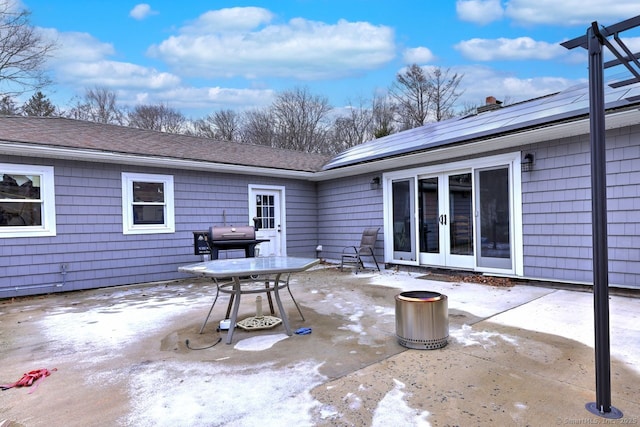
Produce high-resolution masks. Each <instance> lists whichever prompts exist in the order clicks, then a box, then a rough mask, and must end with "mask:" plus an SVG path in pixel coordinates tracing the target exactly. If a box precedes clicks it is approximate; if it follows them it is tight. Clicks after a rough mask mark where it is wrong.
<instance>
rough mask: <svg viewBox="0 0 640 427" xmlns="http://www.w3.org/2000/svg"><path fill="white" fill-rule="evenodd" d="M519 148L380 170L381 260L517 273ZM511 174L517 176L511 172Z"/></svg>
mask: <svg viewBox="0 0 640 427" xmlns="http://www.w3.org/2000/svg"><path fill="white" fill-rule="evenodd" d="M519 159H520V156H519V153H513V154H505V155H499V156H494V157H487V158H483V159H476V160H474V161H462V162H457V163H451V164H443V165H438V166H436V167H425V168H417V169H411V170H405V171H396V172H391V173H388V174H386V175H385V180H384V182H385V192H386V193H385V206H386V208H385V241H386V242H393V243H392V244H391V245H389V247H388V250H387V248H385V257H387V259H390V260H392V261H395V262H398V263H401V264H410V265H429V266H442V267H451V268H464V269H472V270H476V271H496V272H504V273H515V274H518V275H521V274H522V234H521V233H522V210H521V192H520V175H519V172H520V163H519ZM514 171H517V172H518V173H514Z"/></svg>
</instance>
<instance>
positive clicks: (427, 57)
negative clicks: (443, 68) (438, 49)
mask: <svg viewBox="0 0 640 427" xmlns="http://www.w3.org/2000/svg"><path fill="white" fill-rule="evenodd" d="M434 58H435V56H434V55H433V53H432V52H431V50H429V49H428V48H426V47H416V48H412V49H405V51H404V53H403V54H402V59H403V61H404V63H405V64H426V63H428V62H431V61H433V60H434Z"/></svg>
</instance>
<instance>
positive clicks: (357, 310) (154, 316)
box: [40, 271, 640, 427]
mask: <svg viewBox="0 0 640 427" xmlns="http://www.w3.org/2000/svg"><path fill="white" fill-rule="evenodd" d="M417 276H418V275H417V274H412V273H404V272H392V271H384V272H382V273H381V274H377V273H376V274H371V275H367V273H360V275H359V279H362V278H365V277H369V278H370V281H371V284H372V285H373V286H376V285H379V286H391V287H396V288H398V289H399V291H408V290H430V291H435V292H440V293H443V294H445V295H447V296H448V304H449V309H457V310H462V311H466V312H468V313H471V314H473V315H475V316H478V317H480V318H485V317H489V318H490V322H494V323H498V324H501V325H507V326H513V327H518V328H522V329H527V330H533V331H540V332H544V333H549V334H554V335H558V336H563V337H566V338H569V339H574V340H577V341H579V342H582V343H584V344H586V345H590V346H593V326H592V325H593V296H592V295H591V294H589V293H581V292H574V291H562V290H554V289H548V288H541V287H531V286H522V285H518V286H517V287H515V288H495V287H489V286H486V285H476V284H472V283H449V282H434V281H428V280H424V279H418V277H417ZM312 292H314V291H312ZM315 292H317V291H315ZM111 302H112V304H110V305H107V306H102V307H96V308H92V309H88V310H87V311H79V310H76V309H74V308H69V307H60V308H56V309H52V310H53V313H51V314H49V315H48V316H45V317H44V318H43V320H41V321H40V322H41V326H42V328H41V329H42V331H43V333H44V334H46V336H47V337H48V338H49V340H50V341H51V342H52V345H53V346H55V347H58V348H59V349H60V350H61V352H62V353H63V354H73V353H85V354H91V355H92V360H91V363H99V362H100V360H101V358H106V357H113V355H114V354H117V349H118V348H120V347H122V346H124V345H127V344H133V343H135V341H137V340H139V337H140V334H142V333H145V334H149V331H150V330H152V331H156V330H159V329H161V328H165V327H166V325H167V324H169V323H170V322H172V319H173V318H174V317H175V316H177V315H178V314H180V313H182V312H183V311H184V306H186V305H189V304H193V300H191V301H190V302H189V301H187V300H186V299H185V298H183V297H180V296H173V297H171V298H170V299H166V300H165V301H163V300H161V299H154V298H150V299H149V300H142V301H139V302H138V303H137V305H136V306H135V309H133V310H131V308H132V307H131V303H130V302H126V303H125V302H122V303H119V302H118V301H117V298H116V299H114V300H113V301H111ZM639 303H640V301H639V300H638V299H633V298H623V297H612V298H611V308H612V310H611V312H612V320H611V324H612V325H613V329H612V355H614V356H617V357H620V358H622V360H625V361H628V363H629V364H630V365H631V367H632V368H634V369H637V370H639V371H640V354H639V353H638V352H637V342H640V311H639V310H638V304H639ZM318 310H319V311H322V310H324V311H326V312H327V313H325V314H329V315H330V314H332V313H340V315H341V316H344V317H345V318H346V319H348V320H349V322H350V323H349V324H346V325H345V326H344V328H346V329H348V330H351V331H352V332H353V333H354V334H356V335H358V336H359V339H360V340H361V341H362V340H364V339H365V338H366V337H365V336H364V334H366V331H365V330H364V328H363V325H362V318H363V316H364V313H365V310H368V311H371V310H374V311H375V313H377V315H378V316H393V315H394V308H393V306H391V307H379V306H376V307H371V306H364V305H363V304H362V303H361V302H360V301H357V300H354V301H349V302H348V303H343V302H340V301H339V300H337V299H335V300H334V298H333V295H331V294H328V295H326V297H325V300H324V301H323V302H322V304H321V306H320V307H318ZM71 331H72V332H71ZM143 331H144V332H143ZM450 337H451V339H456V340H457V341H458V342H461V343H463V345H465V346H467V345H482V346H492V345H496V343H497V340H503V341H506V342H509V343H510V344H512V345H518V342H517V340H516V338H514V337H510V336H505V335H501V334H497V333H494V332H489V331H487V330H486V329H485V330H482V328H472V327H471V326H469V325H463V326H462V327H454V328H450ZM286 338H288V337H287V336H286V335H284V334H274V335H268V336H260V337H254V338H248V339H245V340H240V341H239V342H237V343H236V344H235V348H236V349H237V350H239V351H264V350H266V349H268V348H270V347H272V346H273V345H275V344H276V343H277V342H278V341H280V340H282V339H286ZM96 355H99V356H98V357H96ZM318 368H319V365H318V362H317V361H305V362H301V363H298V364H295V365H292V366H288V367H286V368H275V367H274V366H272V365H271V364H269V363H266V362H265V363H264V364H263V365H260V366H244V367H242V366H236V367H234V370H233V371H228V370H226V369H225V367H224V365H222V364H216V363H210V362H207V363H205V362H188V363H187V362H179V361H175V360H173V361H161V362H150V363H145V364H140V365H139V366H137V367H136V369H135V370H134V371H133V372H131V371H130V370H128V371H127V372H126V373H125V372H122V373H121V375H127V376H128V377H130V382H129V383H130V384H131V390H130V395H131V404H132V406H133V409H132V411H131V418H130V419H128V420H123V422H124V423H126V424H135V425H140V426H174V425H220V424H224V425H229V426H234V425H237V426H240V425H261V426H263V427H268V426H279V425H296V426H304V425H311V424H312V420H311V418H310V417H311V415H310V414H311V413H312V412H313V410H314V409H316V410H317V411H318V412H319V413H321V414H322V413H325V412H326V413H327V414H328V415H327V414H325V415H327V416H330V415H331V414H329V413H328V412H327V411H329V409H330V408H326V407H320V404H319V402H317V401H315V400H314V399H313V398H312V397H311V395H310V393H309V392H310V390H312V389H313V388H314V387H315V386H317V385H319V384H321V383H323V382H324V381H326V378H325V377H323V376H322V375H321V374H319V370H318ZM107 375H110V376H111V377H110V378H112V379H113V378H114V377H113V373H97V374H95V375H94V377H93V378H91V379H90V380H91V381H101V380H104V377H103V376H107ZM116 378H117V376H116ZM256 385H259V386H256ZM403 389H404V384H402V383H400V382H398V381H396V382H395V388H394V389H392V390H391V391H389V393H388V394H387V395H386V396H385V397H384V398H383V399H382V400H381V401H380V402H379V405H378V407H377V409H376V410H375V413H374V414H373V420H374V421H373V425H374V426H378V425H380V426H382V425H391V424H403V425H428V423H427V421H426V418H427V417H428V413H417V412H416V411H415V410H413V409H412V408H410V407H408V406H407V405H406V403H405V399H404V391H403ZM346 398H347V399H349V405H350V406H352V407H357V406H358V405H359V404H360V402H359V401H358V398H357V396H355V395H352V396H347V397H346ZM265 400H267V401H269V402H270V405H271V406H270V410H269V411H264V410H260V409H261V408H264V402H265ZM229 402H234V404H233V405H230V404H229ZM238 402H242V404H241V405H238ZM270 414H272V415H270ZM390 414H393V417H392V418H390V417H391V415H390ZM398 417H400V418H402V421H400V422H399V418H398ZM134 421H135V423H134Z"/></svg>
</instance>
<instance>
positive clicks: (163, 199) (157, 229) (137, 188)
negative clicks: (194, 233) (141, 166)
mask: <svg viewBox="0 0 640 427" xmlns="http://www.w3.org/2000/svg"><path fill="white" fill-rule="evenodd" d="M122 225H123V227H122V228H123V233H124V234H155V233H173V232H174V231H175V216H174V205H173V177H172V176H171V175H152V174H139V173H128V172H123V173H122Z"/></svg>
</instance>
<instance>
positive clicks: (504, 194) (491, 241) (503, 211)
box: [478, 167, 511, 268]
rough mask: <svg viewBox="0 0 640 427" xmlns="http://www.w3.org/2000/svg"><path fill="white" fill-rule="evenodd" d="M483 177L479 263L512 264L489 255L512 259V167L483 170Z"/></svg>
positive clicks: (481, 180) (480, 193) (489, 264)
mask: <svg viewBox="0 0 640 427" xmlns="http://www.w3.org/2000/svg"><path fill="white" fill-rule="evenodd" d="M478 177H479V181H480V182H479V207H480V209H479V210H480V218H479V220H480V260H479V262H478V264H479V265H482V266H487V267H493V266H499V267H505V268H507V267H510V265H511V263H510V261H509V262H508V265H507V264H506V263H504V262H503V263H498V264H496V262H495V261H494V262H492V261H491V260H488V259H486V258H493V259H495V258H499V259H500V258H502V259H510V257H511V235H510V230H511V224H510V221H509V220H510V216H511V213H510V210H509V206H510V201H509V168H507V167H504V168H500V169H491V170H483V171H480V172H478Z"/></svg>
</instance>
